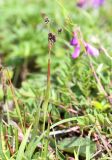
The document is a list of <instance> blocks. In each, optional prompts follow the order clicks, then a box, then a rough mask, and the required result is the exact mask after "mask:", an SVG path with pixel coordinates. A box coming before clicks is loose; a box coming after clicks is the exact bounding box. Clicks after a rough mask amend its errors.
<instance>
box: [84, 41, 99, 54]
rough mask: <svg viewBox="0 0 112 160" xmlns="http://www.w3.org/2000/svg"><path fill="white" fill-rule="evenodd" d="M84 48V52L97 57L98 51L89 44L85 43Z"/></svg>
mask: <svg viewBox="0 0 112 160" xmlns="http://www.w3.org/2000/svg"><path fill="white" fill-rule="evenodd" d="M85 48H86V51H87V52H88V53H89V54H90V55H91V56H94V57H97V56H99V51H98V49H96V48H95V47H93V46H92V45H90V44H88V43H85Z"/></svg>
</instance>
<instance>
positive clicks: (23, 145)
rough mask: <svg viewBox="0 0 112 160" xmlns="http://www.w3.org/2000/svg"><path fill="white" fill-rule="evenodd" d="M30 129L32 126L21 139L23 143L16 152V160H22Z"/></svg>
mask: <svg viewBox="0 0 112 160" xmlns="http://www.w3.org/2000/svg"><path fill="white" fill-rule="evenodd" d="M31 127H32V125H31V126H30V127H29V128H28V130H27V132H26V134H25V136H24V138H23V141H22V143H21V145H20V147H19V150H18V153H17V157H16V160H22V158H23V155H24V149H25V147H26V144H27V140H28V137H29V134H30V131H31Z"/></svg>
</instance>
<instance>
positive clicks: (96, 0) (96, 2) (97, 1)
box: [93, 0, 104, 7]
mask: <svg viewBox="0 0 112 160" xmlns="http://www.w3.org/2000/svg"><path fill="white" fill-rule="evenodd" d="M103 3H104V0H93V6H94V7H99V6H101V5H103Z"/></svg>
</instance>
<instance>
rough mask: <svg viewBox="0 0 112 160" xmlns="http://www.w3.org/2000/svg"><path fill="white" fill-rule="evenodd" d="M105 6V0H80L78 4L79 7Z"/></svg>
mask: <svg viewBox="0 0 112 160" xmlns="http://www.w3.org/2000/svg"><path fill="white" fill-rule="evenodd" d="M103 4H104V0H79V1H78V2H77V6H78V7H95V8H97V7H100V6H101V5H103Z"/></svg>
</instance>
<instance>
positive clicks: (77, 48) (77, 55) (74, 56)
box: [72, 45, 80, 59]
mask: <svg viewBox="0 0 112 160" xmlns="http://www.w3.org/2000/svg"><path fill="white" fill-rule="evenodd" d="M79 54H80V45H77V46H76V47H75V50H74V53H73V54H72V58H73V59H76V58H77V57H79Z"/></svg>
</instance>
